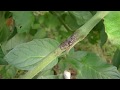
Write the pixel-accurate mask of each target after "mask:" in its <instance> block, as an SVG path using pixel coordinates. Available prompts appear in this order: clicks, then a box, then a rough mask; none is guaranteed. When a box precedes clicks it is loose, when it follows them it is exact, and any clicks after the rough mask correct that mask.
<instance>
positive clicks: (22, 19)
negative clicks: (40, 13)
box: [11, 11, 35, 33]
mask: <svg viewBox="0 0 120 90" xmlns="http://www.w3.org/2000/svg"><path fill="white" fill-rule="evenodd" d="M11 12H12V13H13V19H14V20H15V25H16V27H17V31H18V33H23V32H29V30H30V28H31V26H32V25H33V23H34V20H35V18H34V15H33V13H32V12H31V11H27V12H26V11H11Z"/></svg>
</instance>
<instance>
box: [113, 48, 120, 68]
mask: <svg viewBox="0 0 120 90" xmlns="http://www.w3.org/2000/svg"><path fill="white" fill-rule="evenodd" d="M112 64H113V65H114V66H116V67H117V68H119V65H120V50H119V49H117V50H116V52H115V54H114V57H113V59H112Z"/></svg>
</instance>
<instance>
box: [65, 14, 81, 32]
mask: <svg viewBox="0 0 120 90" xmlns="http://www.w3.org/2000/svg"><path fill="white" fill-rule="evenodd" d="M65 23H66V24H67V25H68V26H69V27H70V28H71V30H73V31H74V30H76V29H78V28H79V27H80V26H79V25H78V24H77V21H76V18H74V17H72V16H71V15H69V14H68V15H67V16H66V17H65Z"/></svg>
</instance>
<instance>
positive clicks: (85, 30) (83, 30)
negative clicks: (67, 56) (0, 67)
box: [21, 11, 109, 79]
mask: <svg viewBox="0 0 120 90" xmlns="http://www.w3.org/2000/svg"><path fill="white" fill-rule="evenodd" d="M108 13H109V12H108V11H99V12H97V13H96V14H95V15H94V16H93V17H92V18H91V19H90V20H89V21H88V22H87V23H85V24H84V25H83V26H82V27H80V28H79V29H78V30H76V31H75V33H74V34H73V35H72V36H71V37H70V38H68V39H67V40H66V41H65V42H63V43H62V44H61V45H60V46H59V47H58V48H57V49H55V50H54V51H52V52H51V53H50V54H48V55H47V56H46V57H45V58H43V60H42V62H40V63H38V65H37V66H36V67H35V68H34V69H32V70H30V71H28V72H27V73H26V74H25V75H24V76H22V77H21V78H23V79H31V78H33V77H34V76H35V75H37V74H38V73H39V72H40V71H42V70H43V69H44V68H45V67H46V66H47V65H48V64H49V63H51V62H52V61H53V60H54V59H55V58H57V57H58V56H60V55H61V53H62V52H64V51H69V50H70V49H71V48H72V47H73V46H74V45H75V44H76V43H78V42H79V41H81V40H83V39H84V38H85V37H86V36H87V35H88V34H89V32H90V31H91V30H92V29H93V28H94V26H96V24H98V22H99V21H100V20H101V19H102V18H103V17H104V16H106V15H107V14H108ZM72 41H73V42H72Z"/></svg>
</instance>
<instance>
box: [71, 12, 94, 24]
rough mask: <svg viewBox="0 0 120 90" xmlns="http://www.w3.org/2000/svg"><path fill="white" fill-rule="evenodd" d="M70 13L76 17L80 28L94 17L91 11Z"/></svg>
mask: <svg viewBox="0 0 120 90" xmlns="http://www.w3.org/2000/svg"><path fill="white" fill-rule="evenodd" d="M70 13H71V14H73V15H74V16H75V18H76V20H77V23H78V25H80V26H81V25H83V24H84V23H86V22H87V21H88V20H89V19H90V18H91V17H92V14H91V13H90V12H89V11H70Z"/></svg>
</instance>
